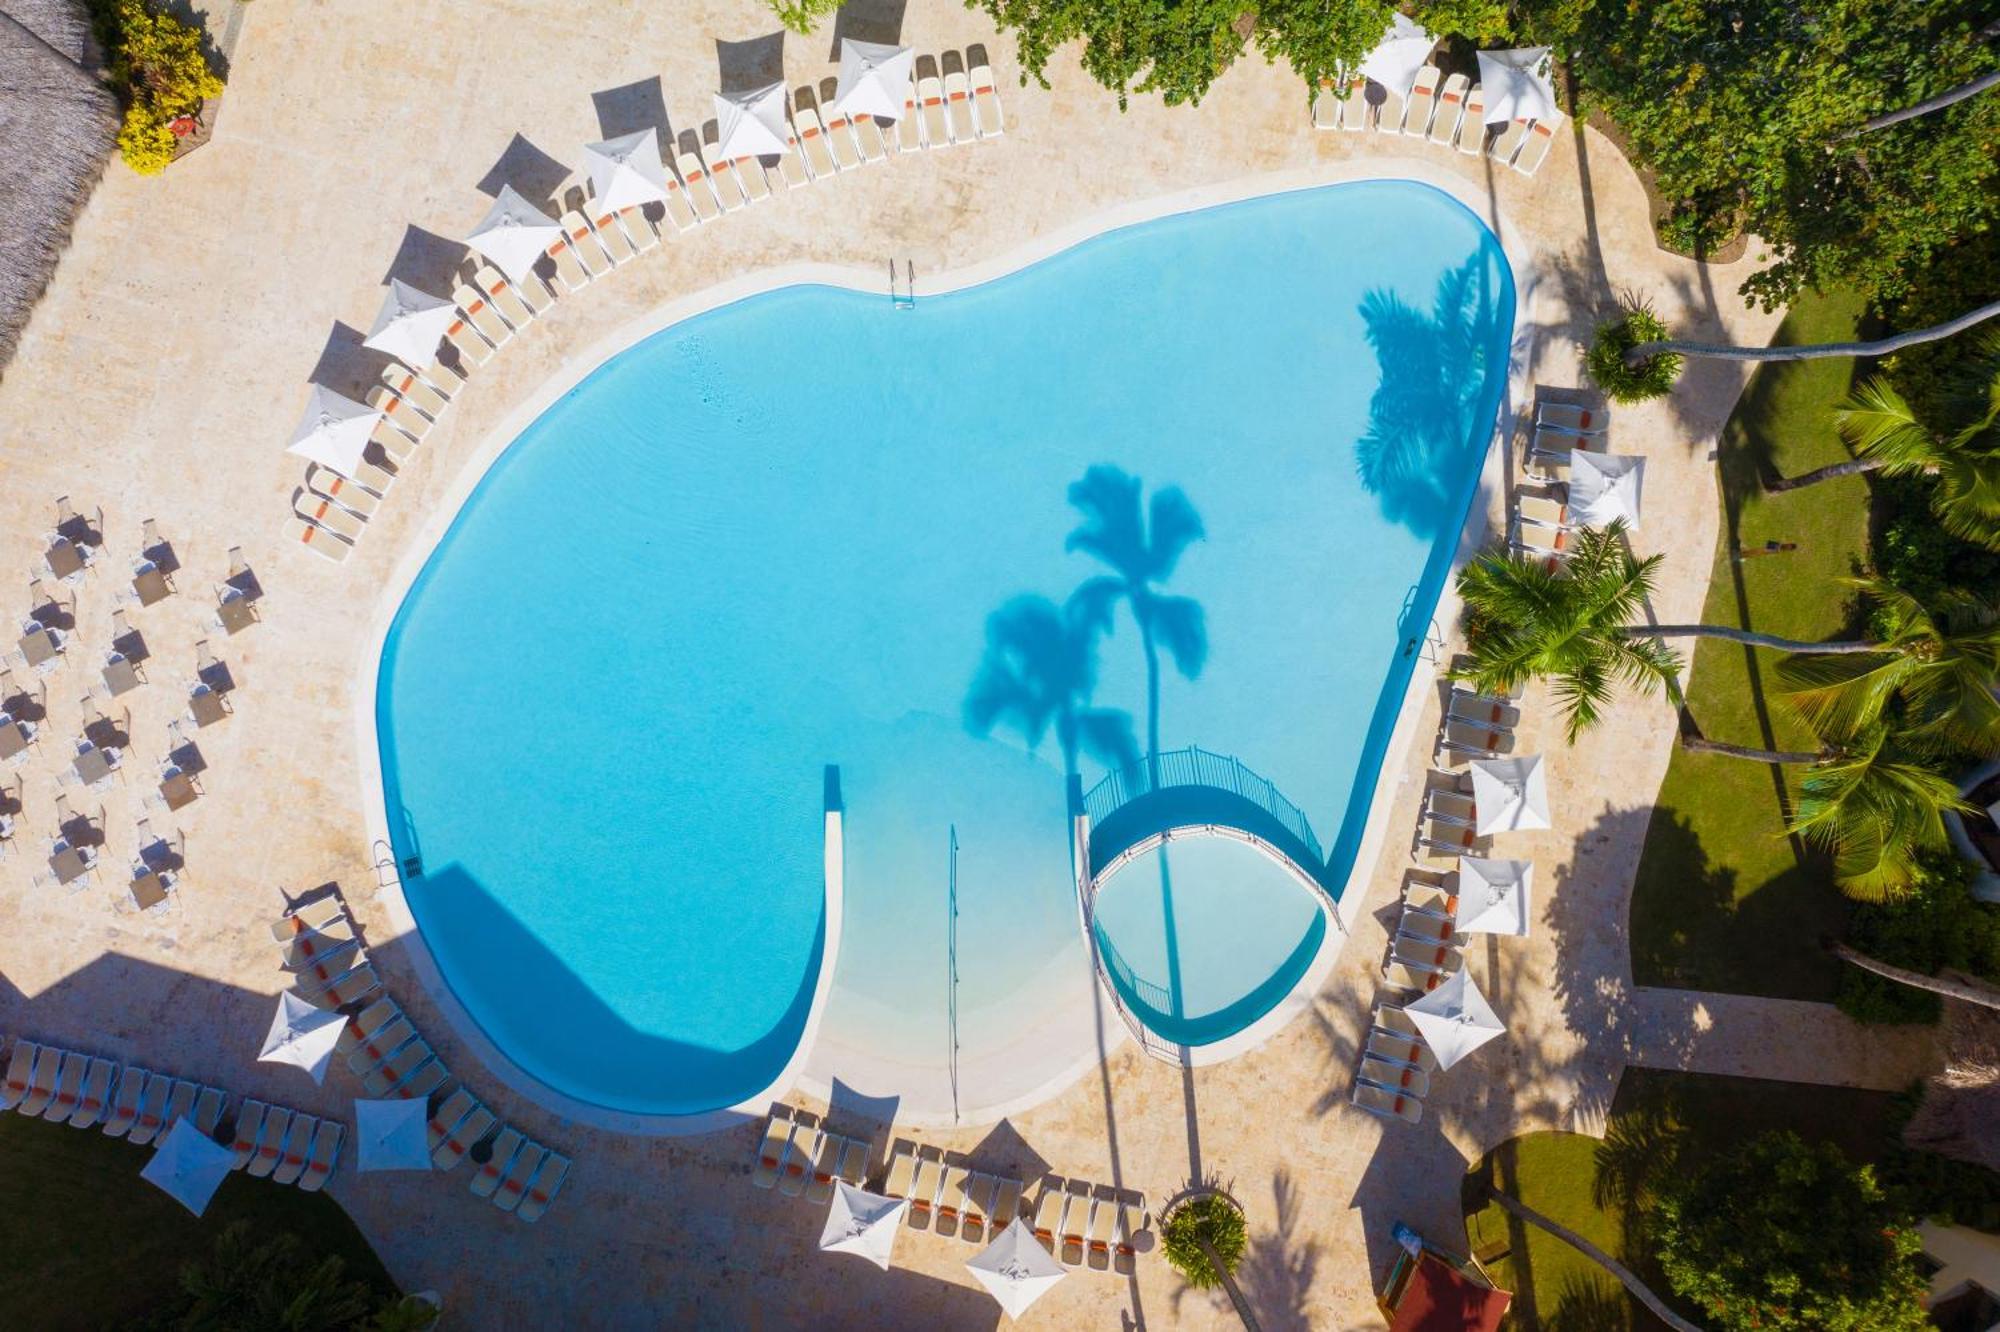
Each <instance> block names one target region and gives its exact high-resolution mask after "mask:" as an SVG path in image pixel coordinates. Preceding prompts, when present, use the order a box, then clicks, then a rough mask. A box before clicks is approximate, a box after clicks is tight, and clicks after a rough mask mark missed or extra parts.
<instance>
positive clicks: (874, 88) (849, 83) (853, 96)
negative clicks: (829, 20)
mask: <svg viewBox="0 0 2000 1332" xmlns="http://www.w3.org/2000/svg"><path fill="white" fill-rule="evenodd" d="M914 59H916V57H915V56H913V55H912V54H910V48H909V47H907V46H884V45H882V44H881V43H880V42H857V41H855V40H854V39H853V38H851V37H843V38H841V41H840V82H839V84H838V86H837V87H836V88H835V89H834V97H833V108H832V109H833V110H835V111H839V112H842V113H844V114H846V115H850V116H855V115H861V116H875V117H876V118H878V119H881V120H898V119H900V118H901V117H902V114H903V109H904V107H905V106H906V105H908V103H909V99H910V62H911V61H912V60H914Z"/></svg>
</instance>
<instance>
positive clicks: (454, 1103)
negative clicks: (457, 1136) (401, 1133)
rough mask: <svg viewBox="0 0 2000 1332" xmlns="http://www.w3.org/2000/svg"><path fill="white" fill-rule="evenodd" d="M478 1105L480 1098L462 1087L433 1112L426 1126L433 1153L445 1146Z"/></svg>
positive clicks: (425, 1130) (425, 1129)
mask: <svg viewBox="0 0 2000 1332" xmlns="http://www.w3.org/2000/svg"><path fill="white" fill-rule="evenodd" d="M478 1104H479V1101H478V1098H476V1097H475V1096H473V1094H472V1093H471V1092H469V1091H467V1090H466V1089H465V1088H463V1087H460V1088H459V1089H458V1090H457V1091H455V1092H453V1093H452V1094H451V1095H450V1096H447V1097H446V1098H445V1099H444V1101H443V1103H442V1104H440V1105H439V1106H438V1108H437V1109H435V1110H433V1111H432V1112H431V1115H430V1122H429V1123H428V1124H426V1125H425V1128H424V1132H425V1139H426V1141H428V1142H429V1143H430V1150H431V1151H432V1152H433V1153H435V1152H436V1151H437V1149H438V1148H440V1147H442V1146H444V1140H445V1139H446V1138H448V1137H450V1136H451V1131H452V1130H453V1129H454V1128H456V1127H458V1122H459V1121H460V1120H462V1119H464V1118H465V1117H466V1116H467V1115H469V1114H471V1113H472V1110H473V1107H474V1106H476V1105H478Z"/></svg>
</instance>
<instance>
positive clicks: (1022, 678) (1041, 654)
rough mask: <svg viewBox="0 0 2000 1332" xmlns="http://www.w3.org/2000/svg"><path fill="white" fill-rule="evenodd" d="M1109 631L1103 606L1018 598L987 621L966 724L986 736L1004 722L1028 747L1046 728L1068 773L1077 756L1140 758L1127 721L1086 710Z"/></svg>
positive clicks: (1120, 763) (1115, 762) (1116, 760)
mask: <svg viewBox="0 0 2000 1332" xmlns="http://www.w3.org/2000/svg"><path fill="white" fill-rule="evenodd" d="M1110 628H1111V621H1110V607H1109V606H1107V605H1102V604H1093V603H1091V602H1088V601H1086V600H1084V599H1081V598H1077V597H1072V598H1070V600H1069V602H1068V604H1067V605H1063V606H1058V605H1056V604H1055V602H1053V601H1050V600H1049V599H1048V598H1047V597H1039V596H1023V597H1016V598H1015V599H1014V600H1012V601H1010V602H1008V603H1007V604H1006V605H1004V606H1002V607H1001V608H1000V609H999V610H997V611H995V612H993V614H992V615H990V616H988V617H987V619H986V653H985V655H984V656H983V657H982V658H981V659H980V662H979V670H978V672H977V674H975V675H974V676H973V680H972V688H971V689H970V690H969V691H968V692H967V693H966V697H965V724H966V726H967V728H968V729H970V730H972V731H974V732H976V733H977V734H980V735H985V734H986V733H988V732H989V731H991V730H992V729H993V727H994V726H995V725H997V724H998V723H1000V722H1002V721H1005V722H1007V723H1009V724H1010V725H1011V726H1013V727H1014V729H1016V730H1018V731H1019V732H1020V733H1021V736H1022V738H1023V739H1024V740H1026V741H1027V743H1028V747H1029V748H1030V749H1032V748H1034V747H1035V746H1036V745H1038V744H1040V743H1041V740H1042V737H1043V736H1044V735H1046V734H1047V733H1048V731H1049V729H1050V728H1051V727H1053V728H1054V730H1055V734H1056V745H1057V747H1058V748H1060V749H1061V750H1062V757H1063V771H1064V772H1065V773H1066V774H1071V775H1073V774H1074V773H1075V772H1076V771H1077V759H1078V756H1079V754H1080V753H1081V752H1088V753H1089V754H1090V755H1091V756H1092V757H1094V758H1096V759H1097V760H1098V761H1099V762H1101V763H1103V764H1105V765H1106V766H1108V767H1113V768H1122V767H1124V766H1126V765H1127V764H1130V763H1132V762H1135V761H1136V760H1137V759H1138V757H1139V746H1138V743H1137V742H1136V741H1135V740H1134V739H1133V737H1132V718H1131V717H1130V716H1129V715H1128V714H1126V713H1124V712H1119V711H1115V710H1112V709H1109V708H1095V707H1091V706H1090V696H1091V693H1092V691H1094V690H1095V689H1096V688H1097V637H1098V635H1099V634H1101V633H1108V632H1109V631H1110Z"/></svg>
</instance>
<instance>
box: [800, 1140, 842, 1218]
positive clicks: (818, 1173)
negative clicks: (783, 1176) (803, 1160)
mask: <svg viewBox="0 0 2000 1332" xmlns="http://www.w3.org/2000/svg"><path fill="white" fill-rule="evenodd" d="M851 1141H853V1140H852V1139H850V1138H843V1137H841V1136H840V1135H839V1134H838V1133H822V1134H821V1135H820V1140H819V1150H818V1151H817V1152H815V1153H813V1164H812V1173H811V1175H810V1176H808V1177H807V1179H806V1201H807V1202H813V1203H823V1202H831V1201H832V1199H833V1181H834V1171H835V1169H836V1168H837V1167H838V1166H839V1164H840V1156H841V1153H842V1152H844V1151H846V1150H847V1146H848V1144H849V1143H850V1142H851Z"/></svg>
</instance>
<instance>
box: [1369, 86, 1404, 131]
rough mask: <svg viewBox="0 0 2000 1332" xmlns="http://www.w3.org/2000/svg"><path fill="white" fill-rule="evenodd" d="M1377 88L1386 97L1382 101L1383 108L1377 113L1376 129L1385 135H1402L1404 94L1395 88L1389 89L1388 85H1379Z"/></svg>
mask: <svg viewBox="0 0 2000 1332" xmlns="http://www.w3.org/2000/svg"><path fill="white" fill-rule="evenodd" d="M1376 86H1377V87H1380V88H1381V89H1382V91H1383V92H1384V93H1385V94H1386V96H1384V97H1383V99H1382V106H1381V108H1380V109H1379V110H1378V111H1376V113H1375V128H1376V129H1378V130H1380V131H1381V132H1382V133H1384V134H1401V133H1402V132H1403V94H1402V93H1399V92H1397V91H1396V90H1395V89H1394V88H1391V87H1388V86H1387V85H1386V84H1377V85H1376Z"/></svg>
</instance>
